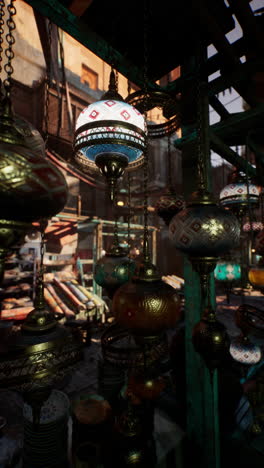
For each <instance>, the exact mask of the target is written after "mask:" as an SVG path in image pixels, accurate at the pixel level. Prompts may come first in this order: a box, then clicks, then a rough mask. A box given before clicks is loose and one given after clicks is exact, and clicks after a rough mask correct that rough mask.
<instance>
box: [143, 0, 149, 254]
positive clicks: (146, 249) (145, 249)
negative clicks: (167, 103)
mask: <svg viewBox="0 0 264 468" xmlns="http://www.w3.org/2000/svg"><path fill="white" fill-rule="evenodd" d="M148 15H149V8H148V0H144V69H143V79H144V132H145V153H144V174H143V177H144V182H143V193H144V204H143V206H144V237H143V239H144V246H143V255H144V260H145V261H148V260H149V247H148V235H149V233H148V162H149V160H148V149H149V148H148V129H147V97H148V87H147V82H148V81H147V80H148V59H149V57H148V26H149V25H148Z"/></svg>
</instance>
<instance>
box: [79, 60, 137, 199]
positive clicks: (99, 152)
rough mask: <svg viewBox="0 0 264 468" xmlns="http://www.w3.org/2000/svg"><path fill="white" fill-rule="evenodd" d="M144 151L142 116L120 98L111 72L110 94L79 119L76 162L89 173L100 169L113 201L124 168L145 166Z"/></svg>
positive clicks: (83, 112) (88, 109)
mask: <svg viewBox="0 0 264 468" xmlns="http://www.w3.org/2000/svg"><path fill="white" fill-rule="evenodd" d="M144 147H145V127H144V118H143V115H142V114H141V113H140V112H139V111H138V110H137V109H136V108H135V107H133V106H131V105H130V104H127V103H126V102H124V100H123V98H122V96H120V94H118V91H117V77H116V75H115V73H114V70H113V69H112V70H111V74H110V81H109V89H108V91H107V92H106V93H105V94H104V95H103V96H102V98H101V100H100V101H97V102H94V103H92V104H90V105H89V106H88V107H86V108H85V109H84V110H83V111H82V112H81V114H80V115H79V117H78V119H77V123H76V131H75V142H74V151H75V159H76V162H77V163H79V164H80V165H81V166H82V167H83V168H84V169H85V168H87V169H88V170H89V168H91V169H93V168H96V166H97V167H99V169H100V171H101V173H102V174H103V175H104V176H105V177H106V179H107V181H108V183H109V186H110V197H111V200H113V198H114V191H115V185H116V181H117V179H118V178H119V177H121V176H122V174H123V172H124V170H125V168H128V169H129V168H135V167H140V165H142V164H143V157H142V152H143V150H144ZM86 160H87V164H86Z"/></svg>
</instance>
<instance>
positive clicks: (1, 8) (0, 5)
mask: <svg viewBox="0 0 264 468" xmlns="http://www.w3.org/2000/svg"><path fill="white" fill-rule="evenodd" d="M4 16H5V2H4V0H0V73H1V71H2V61H3V57H2V54H3V42H4V39H3V36H4V25H5V22H4Z"/></svg>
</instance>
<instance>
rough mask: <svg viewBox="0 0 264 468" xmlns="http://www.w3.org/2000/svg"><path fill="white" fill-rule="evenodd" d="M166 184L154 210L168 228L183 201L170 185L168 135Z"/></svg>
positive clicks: (182, 205)
mask: <svg viewBox="0 0 264 468" xmlns="http://www.w3.org/2000/svg"><path fill="white" fill-rule="evenodd" d="M168 175H169V177H168V183H169V187H168V188H167V189H166V191H165V192H164V193H163V194H162V195H161V197H160V198H159V199H158V201H157V203H156V206H155V210H156V213H157V215H158V216H160V217H161V218H162V219H163V221H164V222H165V224H166V225H167V226H168V225H169V224H170V221H171V220H172V218H173V216H175V215H176V214H177V213H179V211H181V210H182V209H183V208H184V200H183V197H182V196H181V195H178V194H177V193H176V192H175V190H174V188H173V184H172V165H171V145H170V135H168Z"/></svg>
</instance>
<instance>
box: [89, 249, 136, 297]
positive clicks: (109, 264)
mask: <svg viewBox="0 0 264 468" xmlns="http://www.w3.org/2000/svg"><path fill="white" fill-rule="evenodd" d="M135 269H136V264H135V262H134V261H133V260H131V259H130V258H128V257H127V256H126V255H122V256H115V255H111V254H106V255H105V256H104V257H102V258H101V259H100V260H98V262H97V263H96V265H95V269H94V279H95V281H96V283H97V284H99V286H102V287H103V288H106V290H112V292H114V291H115V290H116V289H118V288H119V287H120V286H121V285H122V284H124V283H126V282H127V281H129V280H130V279H131V278H132V276H133V275H134V273H135Z"/></svg>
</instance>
